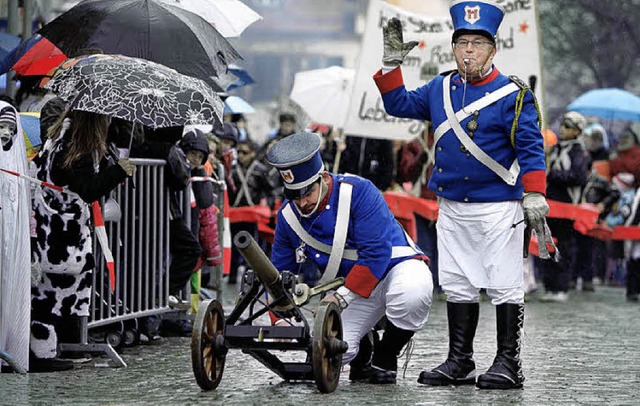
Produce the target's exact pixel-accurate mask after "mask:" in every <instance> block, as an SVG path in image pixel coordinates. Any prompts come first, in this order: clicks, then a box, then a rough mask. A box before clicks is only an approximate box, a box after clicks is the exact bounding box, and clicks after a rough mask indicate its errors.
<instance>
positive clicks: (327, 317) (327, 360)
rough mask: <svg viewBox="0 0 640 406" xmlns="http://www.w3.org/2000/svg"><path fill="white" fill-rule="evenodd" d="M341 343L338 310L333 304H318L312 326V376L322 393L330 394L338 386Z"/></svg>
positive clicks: (343, 350) (342, 347)
mask: <svg viewBox="0 0 640 406" xmlns="http://www.w3.org/2000/svg"><path fill="white" fill-rule="evenodd" d="M345 351H346V343H344V342H343V341H342V321H341V318H340V308H339V307H338V305H337V304H335V303H333V302H320V305H319V306H318V312H317V313H316V317H315V321H314V325H313V347H312V354H311V356H312V366H313V376H314V378H315V381H316V385H317V386H318V389H319V390H320V392H322V393H331V392H333V391H334V390H335V389H336V387H337V386H338V381H339V380H340V370H341V369H342V354H343V353H344V352H345Z"/></svg>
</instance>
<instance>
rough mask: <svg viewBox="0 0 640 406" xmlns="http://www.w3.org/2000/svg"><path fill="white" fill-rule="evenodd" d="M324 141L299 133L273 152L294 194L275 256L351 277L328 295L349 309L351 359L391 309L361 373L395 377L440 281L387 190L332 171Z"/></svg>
mask: <svg viewBox="0 0 640 406" xmlns="http://www.w3.org/2000/svg"><path fill="white" fill-rule="evenodd" d="M319 148H320V137H319V136H318V135H316V134H312V133H297V134H293V135H290V136H289V137H287V138H284V139H282V140H280V141H278V142H277V143H276V144H275V145H274V146H273V147H272V148H271V149H270V150H269V152H268V153H267V157H266V158H267V162H268V163H269V164H271V165H272V166H274V167H276V168H277V169H278V170H279V172H280V175H281V176H282V179H283V181H284V187H285V189H284V190H285V192H284V195H285V197H286V200H285V201H284V203H283V204H282V207H281V208H280V210H279V212H278V221H277V225H276V235H275V241H274V244H273V249H272V256H271V261H272V262H273V265H274V266H275V267H276V268H277V269H278V270H279V271H281V272H282V271H284V270H289V271H292V272H295V271H296V270H297V269H298V268H299V266H300V264H301V263H303V262H305V261H306V260H311V261H314V262H315V263H316V264H317V266H318V268H319V269H320V270H321V271H322V276H321V278H320V280H319V281H318V284H321V283H324V282H327V281H330V280H332V279H334V278H335V277H337V276H342V277H345V280H346V281H345V285H344V286H342V287H340V288H339V289H337V291H335V292H334V293H333V294H330V295H328V296H326V297H325V298H324V299H323V300H330V301H335V302H337V303H338V305H339V306H340V308H342V309H343V311H342V326H343V339H344V340H345V341H346V342H347V343H348V344H349V349H348V351H347V352H346V353H345V354H344V356H343V363H344V364H348V363H349V362H350V361H352V360H353V359H354V358H355V357H356V354H357V353H358V347H359V343H360V340H361V339H362V338H363V337H364V336H365V335H366V334H368V333H369V332H370V331H371V329H372V328H373V327H374V326H375V325H376V323H377V322H378V321H379V320H380V319H381V318H382V317H383V316H386V318H387V322H386V326H385V331H384V334H383V335H382V339H380V340H379V342H377V343H376V344H375V347H374V350H373V357H372V359H371V365H370V366H368V368H367V367H366V366H363V367H362V371H366V372H367V373H362V374H360V376H359V378H361V379H362V378H366V379H367V380H368V381H369V382H370V383H380V384H384V383H395V382H396V371H397V358H398V356H399V354H400V352H401V351H402V348H403V347H404V346H405V345H406V344H407V343H408V342H409V341H410V340H411V337H412V336H413V335H414V333H415V332H416V331H418V330H420V329H421V328H422V327H423V326H424V325H425V323H426V322H427V317H428V315H429V309H430V307H431V298H432V294H433V282H432V279H431V273H430V271H429V268H428V267H427V265H426V263H425V262H424V261H425V260H426V259H427V258H426V257H425V255H424V254H423V253H422V251H420V249H419V248H418V247H417V246H416V245H415V244H414V242H413V241H412V240H411V238H410V237H409V236H408V235H407V234H406V233H405V232H404V230H403V229H402V227H401V226H400V224H399V223H398V222H397V221H396V219H395V218H394V216H393V214H391V212H390V211H389V208H388V206H387V204H386V202H385V200H384V198H383V197H382V195H381V193H380V191H378V189H377V188H376V187H375V186H374V185H373V184H372V183H371V182H370V181H368V180H366V179H363V178H360V177H358V176H352V175H337V174H332V173H328V172H326V171H325V170H324V165H323V163H322V158H321V156H320V153H319ZM352 368H353V366H352ZM350 376H354V375H353V374H352V375H350Z"/></svg>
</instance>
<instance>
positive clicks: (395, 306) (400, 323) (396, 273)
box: [342, 259, 433, 365]
mask: <svg viewBox="0 0 640 406" xmlns="http://www.w3.org/2000/svg"><path fill="white" fill-rule="evenodd" d="M432 296H433V280H432V278H431V271H429V267H427V264H425V263H424V261H420V260H416V259H412V260H408V261H404V262H401V263H399V264H398V265H396V266H394V267H393V268H392V269H391V270H390V271H389V273H388V274H387V276H386V277H385V278H384V279H383V280H382V281H380V283H379V284H378V286H376V288H375V289H374V290H373V292H372V293H371V296H369V297H368V298H364V297H361V296H358V297H356V298H355V299H353V301H352V302H351V303H350V304H349V307H347V308H346V309H345V310H344V311H343V312H342V329H343V340H344V341H346V342H347V344H349V349H348V350H347V352H346V353H345V354H344V355H343V356H342V364H343V365H346V364H348V363H349V362H351V360H352V359H353V358H354V357H355V356H356V354H357V353H358V347H359V345H360V340H361V339H362V337H363V336H364V335H365V334H367V333H368V332H369V331H370V330H371V329H372V328H373V326H375V325H376V323H377V322H378V321H379V320H380V319H381V318H382V316H384V315H386V316H387V319H388V320H389V321H390V322H391V323H393V325H395V326H396V327H398V328H401V329H403V330H409V331H418V330H420V329H421V328H422V327H423V326H424V325H425V323H426V322H427V319H428V317H429V309H431V299H432Z"/></svg>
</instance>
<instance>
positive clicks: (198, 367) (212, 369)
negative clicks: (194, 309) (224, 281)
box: [191, 300, 227, 390]
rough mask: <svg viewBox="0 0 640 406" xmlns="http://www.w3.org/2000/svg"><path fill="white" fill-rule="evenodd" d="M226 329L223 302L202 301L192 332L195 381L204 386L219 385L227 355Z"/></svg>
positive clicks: (203, 387)
mask: <svg viewBox="0 0 640 406" xmlns="http://www.w3.org/2000/svg"><path fill="white" fill-rule="evenodd" d="M223 333H224V311H223V310H222V305H221V304H220V302H218V301H217V300H206V301H204V302H202V303H201V304H200V306H198V313H197V315H196V320H195V324H194V326H193V334H192V336H191V365H192V367H193V374H194V375H195V377H196V382H198V385H199V386H200V387H201V388H202V389H204V390H213V389H215V388H217V387H218V384H220V380H221V379H222V371H223V370H224V361H225V358H226V355H227V347H226V346H225V343H224V336H223Z"/></svg>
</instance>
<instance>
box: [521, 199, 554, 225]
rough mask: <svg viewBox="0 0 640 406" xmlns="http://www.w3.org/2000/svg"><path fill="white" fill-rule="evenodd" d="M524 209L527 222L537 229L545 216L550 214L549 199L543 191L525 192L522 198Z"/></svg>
mask: <svg viewBox="0 0 640 406" xmlns="http://www.w3.org/2000/svg"><path fill="white" fill-rule="evenodd" d="M522 209H523V210H524V217H525V219H526V220H527V223H528V224H529V225H530V226H531V227H533V228H535V229H537V228H539V225H540V223H541V221H542V220H544V218H545V216H546V215H547V214H549V205H548V204H547V199H545V197H544V196H543V195H542V193H538V192H531V193H525V194H524V198H523V199H522Z"/></svg>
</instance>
